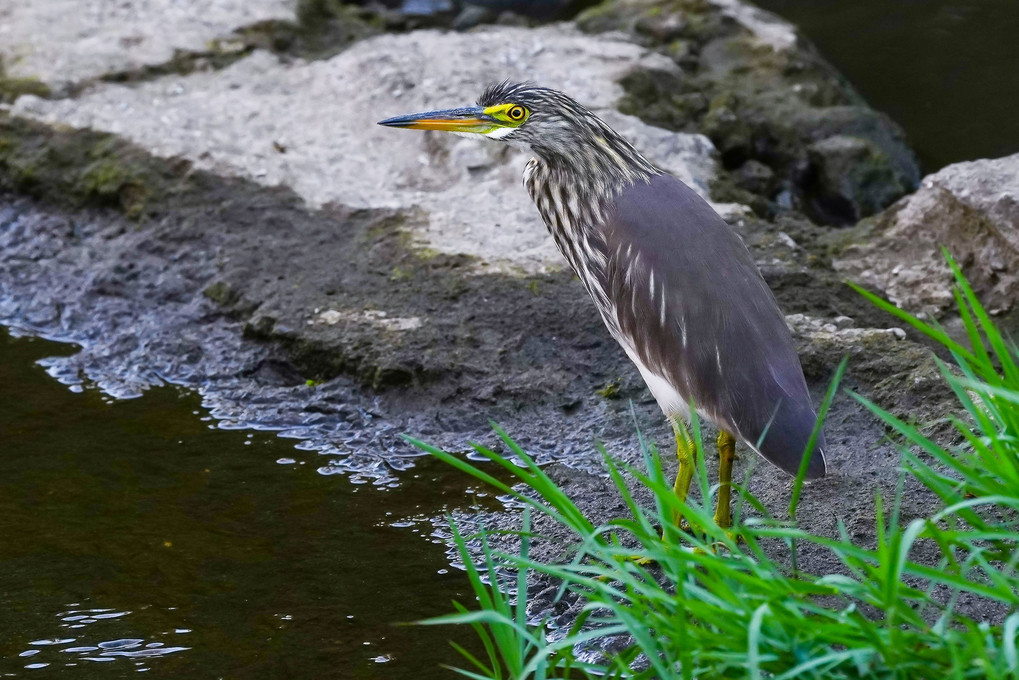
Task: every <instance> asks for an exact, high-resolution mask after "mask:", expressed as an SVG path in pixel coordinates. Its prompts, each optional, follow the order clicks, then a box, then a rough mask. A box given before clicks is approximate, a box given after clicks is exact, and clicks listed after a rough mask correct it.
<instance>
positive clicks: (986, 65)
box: [755, 0, 1019, 172]
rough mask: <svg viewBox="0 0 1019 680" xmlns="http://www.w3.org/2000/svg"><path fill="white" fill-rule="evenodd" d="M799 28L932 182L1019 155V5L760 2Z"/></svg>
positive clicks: (1008, 0)
mask: <svg viewBox="0 0 1019 680" xmlns="http://www.w3.org/2000/svg"><path fill="white" fill-rule="evenodd" d="M755 4H757V5H760V6H761V7H763V8H765V9H768V10H771V11H773V12H776V13H777V14H780V15H782V16H783V17H785V18H786V19H788V20H789V21H791V22H793V23H794V24H796V25H797V26H799V27H800V28H801V29H802V30H803V33H804V34H805V35H806V36H807V37H808V38H810V40H811V41H813V42H814V43H815V44H816V45H817V46H818V48H819V49H820V50H821V52H822V53H823V54H824V55H825V57H827V58H828V60H829V61H831V62H832V63H833V64H834V65H835V67H836V68H838V69H839V71H841V72H842V74H843V75H845V76H846V77H847V78H848V79H849V81H850V82H851V83H852V84H853V86H854V87H856V89H857V90H858V91H859V92H860V93H861V94H862V95H863V96H864V97H866V98H867V100H868V101H869V103H870V104H871V105H872V106H874V108H876V109H878V110H880V111H884V112H885V113H887V114H889V115H890V116H891V117H892V118H894V119H895V120H896V121H897V122H898V123H899V124H900V125H902V127H903V128H905V130H906V135H907V137H908V138H909V141H910V143H911V144H912V146H913V148H914V149H916V151H917V153H918V155H919V156H920V161H921V163H922V164H923V166H924V171H925V172H933V171H935V170H937V169H939V168H941V167H942V166H944V165H947V164H949V163H956V162H959V161H964V160H972V159H974V158H984V157H990V158H996V157H998V156H1005V155H1008V154H1012V153H1016V152H1017V151H1019V116H1017V115H1016V111H1017V110H1019V78H1017V77H1016V75H1015V68H1016V64H1019V39H1017V32H1016V31H1017V29H1019V2H1016V1H1015V0H894V2H889V1H888V0H755Z"/></svg>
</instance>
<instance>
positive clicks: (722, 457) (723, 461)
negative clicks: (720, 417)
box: [715, 430, 736, 529]
mask: <svg viewBox="0 0 1019 680" xmlns="http://www.w3.org/2000/svg"><path fill="white" fill-rule="evenodd" d="M735 457H736V439H735V438H734V437H733V436H732V435H731V434H729V433H728V432H726V431H725V430H722V431H721V432H719V433H718V507H716V508H715V524H717V525H718V526H720V527H721V528H723V529H728V528H729V527H731V526H732V513H731V510H730V508H729V505H730V496H731V491H732V461H733V459H734V458H735Z"/></svg>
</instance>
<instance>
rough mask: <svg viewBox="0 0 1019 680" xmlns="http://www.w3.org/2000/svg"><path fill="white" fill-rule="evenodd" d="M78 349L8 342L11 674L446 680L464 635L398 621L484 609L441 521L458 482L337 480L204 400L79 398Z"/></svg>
mask: <svg viewBox="0 0 1019 680" xmlns="http://www.w3.org/2000/svg"><path fill="white" fill-rule="evenodd" d="M68 351H69V350H68V348H67V347H66V346H62V345H55V344H53V343H49V342H45V341H41V340H32V339H28V338H11V337H10V336H9V335H7V334H6V333H5V332H3V331H0V631H2V632H3V634H2V636H0V677H21V676H26V677H27V675H28V674H30V673H35V672H37V670H38V669H46V670H45V671H44V673H50V674H52V673H53V672H54V671H55V670H57V669H63V668H67V672H68V673H74V674H75V676H76V677H90V676H92V675H94V676H96V677H104V678H107V677H121V676H122V675H123V674H124V673H125V672H134V671H147V672H148V673H149V674H150V675H155V676H160V677H168V678H184V677H230V678H248V677H250V678H287V677H293V678H318V677H343V678H366V679H370V678H390V679H392V678H396V679H399V678H444V677H448V676H449V673H448V671H444V670H442V669H441V668H440V667H439V666H440V664H442V663H452V662H454V661H456V658H457V657H456V654H455V652H454V651H453V650H451V649H450V648H449V645H448V644H447V642H446V640H447V639H448V638H449V637H450V634H451V631H449V630H447V629H443V628H434V627H419V626H394V625H393V624H394V623H397V622H406V621H414V620H417V619H420V618H424V617H427V616H433V615H436V614H441V613H446V612H448V611H450V601H451V600H454V599H456V600H460V601H463V602H470V601H472V596H471V595H470V594H469V589H468V587H467V584H466V582H465V579H464V578H463V575H462V574H461V573H460V572H458V571H457V570H453V569H449V568H448V564H447V563H446V561H445V559H444V554H443V551H444V548H443V546H442V545H441V542H439V541H438V540H437V539H436V538H435V536H434V535H432V526H431V524H430V522H429V519H428V518H430V517H433V516H435V515H437V514H441V513H442V512H443V508H444V505H445V503H447V502H448V503H450V504H453V505H462V504H463V502H464V501H463V499H464V498H465V496H464V493H465V489H464V488H463V486H462V485H463V483H464V480H463V477H462V476H461V475H459V474H458V473H455V472H453V473H449V474H448V475H447V471H446V470H445V469H444V468H443V467H441V466H439V465H438V464H433V463H430V462H428V461H426V460H423V461H422V464H421V465H419V466H418V467H416V468H415V469H414V471H413V472H412V473H409V474H408V475H407V476H406V478H405V479H404V480H403V484H402V485H401V487H400V489H399V490H393V489H389V488H387V487H373V486H371V485H354V484H351V483H350V482H349V480H348V479H347V478H346V477H344V476H340V475H322V474H319V473H318V472H317V471H316V468H317V467H319V465H320V463H319V462H318V460H319V459H320V455H319V454H316V453H305V452H302V451H299V450H295V449H294V448H293V447H292V446H291V445H290V443H288V442H287V441H286V440H280V439H277V438H276V436H275V435H273V434H272V433H251V432H243V431H224V430H220V429H216V428H215V427H214V426H213V423H211V422H210V421H209V419H208V418H207V417H205V418H204V419H203V418H202V417H201V415H202V414H201V413H200V408H199V402H198V399H197V397H195V396H194V395H193V394H192V393H190V392H185V391H181V390H178V389H176V388H161V389H156V390H152V391H150V392H149V393H147V394H146V395H145V396H144V397H143V398H140V399H135V400H129V401H113V400H110V399H109V398H107V397H104V396H103V395H102V394H101V393H100V392H98V391H97V390H95V389H89V388H86V389H84V391H82V392H80V393H73V392H71V391H68V389H67V388H66V387H64V386H62V385H60V384H58V383H57V382H56V381H53V380H52V379H50V378H48V377H47V376H46V374H45V371H44V369H43V368H42V367H41V366H40V365H39V364H38V363H36V362H37V361H38V360H39V359H41V358H43V357H46V356H51V355H53V354H55V353H67V352H68ZM458 637H459V636H458ZM69 667H70V668H69ZM58 672H59V671H58ZM111 674H112V675H111Z"/></svg>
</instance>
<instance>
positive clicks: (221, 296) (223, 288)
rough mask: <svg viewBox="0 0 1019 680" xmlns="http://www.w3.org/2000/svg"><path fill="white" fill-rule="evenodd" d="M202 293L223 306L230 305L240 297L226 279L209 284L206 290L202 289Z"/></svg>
mask: <svg viewBox="0 0 1019 680" xmlns="http://www.w3.org/2000/svg"><path fill="white" fill-rule="evenodd" d="M202 295H204V296H205V297H207V298H208V299H210V300H212V301H213V302H215V303H216V304H217V305H219V306H221V307H230V306H231V305H233V304H234V303H235V302H237V300H238V298H239V297H240V296H239V295H238V294H237V291H235V290H234V289H233V288H231V287H230V284H228V283H227V282H226V281H216V282H215V283H211V284H209V285H208V286H207V287H206V288H205V290H203V291H202Z"/></svg>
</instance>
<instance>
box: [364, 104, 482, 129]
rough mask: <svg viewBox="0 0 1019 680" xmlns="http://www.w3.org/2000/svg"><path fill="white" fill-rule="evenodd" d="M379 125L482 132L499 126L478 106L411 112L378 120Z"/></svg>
mask: <svg viewBox="0 0 1019 680" xmlns="http://www.w3.org/2000/svg"><path fill="white" fill-rule="evenodd" d="M379 125H385V126H386V127H395V128H408V129H411V130H442V131H444V132H475V133H477V134H484V133H486V132H491V131H492V130H494V129H495V128H497V127H500V122H499V119H498V118H495V117H493V116H489V115H487V114H485V110H484V109H482V108H481V107H480V106H468V107H465V108H461V109H446V110H445V111H427V112H425V113H412V114H410V115H408V116H397V117H395V118H387V119H386V120H380V121H379Z"/></svg>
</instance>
